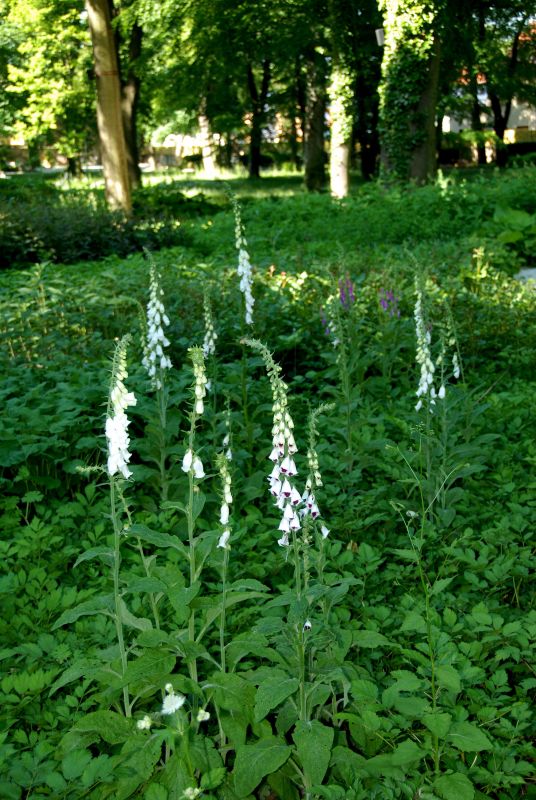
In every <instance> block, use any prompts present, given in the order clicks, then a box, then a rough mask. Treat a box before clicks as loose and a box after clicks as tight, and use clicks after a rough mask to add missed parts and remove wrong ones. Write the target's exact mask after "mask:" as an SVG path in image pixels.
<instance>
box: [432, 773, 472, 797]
mask: <svg viewBox="0 0 536 800" xmlns="http://www.w3.org/2000/svg"><path fill="white" fill-rule="evenodd" d="M434 790H435V791H436V792H437V793H438V795H439V796H440V797H442V798H443V800H473V798H474V796H475V790H474V787H473V784H472V783H471V781H470V780H469V778H468V777H467V775H462V773H461V772H454V773H453V774H452V775H441V776H440V777H439V778H436V779H435V781H434Z"/></svg>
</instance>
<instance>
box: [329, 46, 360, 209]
mask: <svg viewBox="0 0 536 800" xmlns="http://www.w3.org/2000/svg"><path fill="white" fill-rule="evenodd" d="M354 84H355V76H354V74H353V71H352V70H351V69H349V67H348V66H346V65H344V64H341V63H340V62H338V60H336V59H335V57H334V59H333V68H332V72H331V84H330V88H329V98H330V113H331V149H330V166H329V178H330V189H331V194H332V195H333V196H334V197H347V196H348V189H349V185H350V163H349V162H350V146H351V143H352V128H353V121H354Z"/></svg>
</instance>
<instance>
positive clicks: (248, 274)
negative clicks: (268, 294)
mask: <svg viewBox="0 0 536 800" xmlns="http://www.w3.org/2000/svg"><path fill="white" fill-rule="evenodd" d="M232 203H233V210H234V215H235V239H236V249H237V250H238V267H237V270H236V271H237V273H238V277H239V278H240V291H241V292H242V294H243V295H244V303H245V307H246V325H252V324H253V305H254V303H255V300H254V298H253V294H252V291H251V286H252V282H253V276H252V269H251V262H250V260H249V253H248V251H247V249H246V248H247V241H246V237H245V235H244V226H243V224H242V217H241V214H240V206H239V204H238V201H237V200H236V199H235V198H234V197H233V198H232Z"/></svg>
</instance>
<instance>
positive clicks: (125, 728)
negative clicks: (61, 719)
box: [72, 711, 134, 744]
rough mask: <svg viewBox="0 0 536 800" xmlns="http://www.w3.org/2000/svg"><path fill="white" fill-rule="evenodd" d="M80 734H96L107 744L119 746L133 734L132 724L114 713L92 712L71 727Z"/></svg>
mask: <svg viewBox="0 0 536 800" xmlns="http://www.w3.org/2000/svg"><path fill="white" fill-rule="evenodd" d="M72 730H73V731H79V732H80V733H97V734H98V735H99V736H100V737H101V739H104V741H105V742H108V743H109V744H119V743H120V742H124V741H126V740H127V739H128V738H129V736H132V734H133V730H134V728H133V722H132V720H128V719H127V718H126V717H123V716H122V715H121V714H117V713H116V712H115V711H93V712H92V713H90V714H86V715H85V716H84V717H81V719H79V720H77V721H76V722H75V724H74V725H73V727H72Z"/></svg>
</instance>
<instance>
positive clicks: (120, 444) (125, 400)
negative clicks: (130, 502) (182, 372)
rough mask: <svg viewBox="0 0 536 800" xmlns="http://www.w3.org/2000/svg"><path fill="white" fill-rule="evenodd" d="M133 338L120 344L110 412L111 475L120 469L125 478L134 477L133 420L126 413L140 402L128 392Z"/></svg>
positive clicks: (108, 420) (107, 415)
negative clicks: (131, 465) (131, 466)
mask: <svg viewBox="0 0 536 800" xmlns="http://www.w3.org/2000/svg"><path fill="white" fill-rule="evenodd" d="M128 340H129V337H128V336H125V337H124V338H123V339H121V341H120V342H119V344H118V345H117V348H116V351H115V356H114V363H113V367H112V380H111V386H110V397H109V400H108V411H107V414H106V440H107V444H108V474H109V475H110V476H111V475H115V473H116V472H120V473H121V474H122V475H123V477H124V478H130V476H131V475H132V472H131V471H130V470H129V468H128V466H127V465H128V462H129V461H130V458H131V454H130V453H129V450H128V447H129V444H130V439H129V436H128V426H129V420H128V418H127V415H126V414H125V411H126V409H127V408H128V407H129V406H135V405H136V398H135V397H134V394H133V393H132V392H127V389H126V386H125V384H124V381H125V379H126V378H127V377H128V373H127V345H128Z"/></svg>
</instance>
